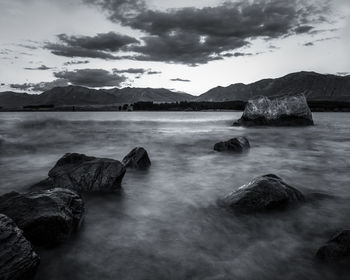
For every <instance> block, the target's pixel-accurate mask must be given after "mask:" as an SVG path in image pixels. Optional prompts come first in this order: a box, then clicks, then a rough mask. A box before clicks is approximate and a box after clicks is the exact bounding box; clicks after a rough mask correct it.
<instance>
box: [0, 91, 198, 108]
mask: <svg viewBox="0 0 350 280" xmlns="http://www.w3.org/2000/svg"><path fill="white" fill-rule="evenodd" d="M194 98H195V97H194V96H192V95H190V94H186V93H178V92H173V91H170V90H167V89H152V88H123V89H118V88H114V89H110V90H96V89H90V88H85V87H81V86H67V87H55V88H53V89H50V90H48V91H45V92H43V93H41V94H27V93H16V92H11V91H9V92H1V93H0V107H3V108H14V107H23V106H28V105H45V104H52V105H55V106H64V105H71V106H72V105H81V106H83V105H113V104H125V103H135V102H139V101H154V102H169V103H170V102H176V101H189V100H192V99H194Z"/></svg>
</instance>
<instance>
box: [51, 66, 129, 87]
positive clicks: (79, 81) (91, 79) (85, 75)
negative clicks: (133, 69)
mask: <svg viewBox="0 0 350 280" xmlns="http://www.w3.org/2000/svg"><path fill="white" fill-rule="evenodd" d="M54 76H55V77H56V78H58V79H64V80H66V81H67V82H69V83H70V84H73V85H80V86H87V87H105V86H120V85H121V84H122V83H123V82H125V81H126V77H124V76H120V75H117V74H115V73H110V72H108V71H107V70H104V69H78V70H74V71H61V72H55V73H54Z"/></svg>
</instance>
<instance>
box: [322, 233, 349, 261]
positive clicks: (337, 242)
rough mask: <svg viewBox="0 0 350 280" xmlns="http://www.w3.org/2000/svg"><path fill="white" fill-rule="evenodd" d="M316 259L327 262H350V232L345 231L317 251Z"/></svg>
mask: <svg viewBox="0 0 350 280" xmlns="http://www.w3.org/2000/svg"><path fill="white" fill-rule="evenodd" d="M316 257H317V258H318V259H319V260H321V261H325V262H340V261H344V260H347V261H350V230H343V231H342V232H340V233H338V234H337V235H335V236H334V237H332V238H331V239H330V240H329V241H328V242H327V243H326V244H325V245H324V246H322V247H321V248H320V249H319V250H318V251H317V253H316Z"/></svg>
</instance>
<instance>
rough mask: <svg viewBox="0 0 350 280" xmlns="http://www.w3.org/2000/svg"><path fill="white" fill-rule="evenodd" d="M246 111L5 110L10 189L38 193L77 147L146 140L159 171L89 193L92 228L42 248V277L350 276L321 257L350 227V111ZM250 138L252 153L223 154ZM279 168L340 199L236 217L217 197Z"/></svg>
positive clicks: (3, 140) (3, 153) (2, 182)
mask: <svg viewBox="0 0 350 280" xmlns="http://www.w3.org/2000/svg"><path fill="white" fill-rule="evenodd" d="M240 115H241V113H240V112H186V113H185V112H94V113H92V112H72V113H71V112H49V113H44V112H38V113H35V112H20V113H0V168H1V176H0V194H3V193H6V192H8V191H11V190H18V191H26V190H27V189H28V186H30V185H31V184H33V183H35V182H37V181H40V180H41V179H44V178H45V177H46V175H47V172H48V171H49V169H50V168H51V167H52V166H53V165H54V164H55V162H56V161H57V160H58V159H59V158H60V157H61V156H62V155H63V154H65V153H67V152H77V153H85V154H87V155H92V156H99V157H109V158H113V159H118V160H121V159H122V158H123V157H124V155H125V154H127V153H128V152H129V151H130V150H131V149H132V148H134V147H135V146H143V147H144V148H146V149H147V151H148V153H149V155H150V158H151V161H152V167H151V168H150V169H149V170H148V171H132V170H128V171H127V173H126V175H125V178H124V181H123V191H122V192H121V193H120V194H105V195H96V194H95V195H85V199H86V218H85V224H84V226H83V228H82V229H81V230H80V232H79V233H78V234H76V235H75V236H74V237H73V238H72V239H71V240H69V241H68V242H67V243H65V244H63V245H61V246H60V247H58V248H55V249H53V250H48V251H42V250H40V251H39V253H40V255H41V266H40V269H39V272H38V276H37V279H53V280H55V279H62V280H63V279H75V280H80V279H93V280H95V279H96V280H97V279H107V280H109V279H111V280H112V279H113V280H114V279H123V280H124V279H133V280H134V279H135V280H138V279H145V280H146V279H147V280H148V279H176V280H177V279H201V280H202V279H215V280H216V279H242V280H243V279H244V280H247V279H248V280H250V279H251V280H253V279H254V280H255V279H269V280H271V279H349V277H350V276H349V275H350V273H349V271H347V270H346V269H345V268H334V267H328V266H325V265H321V264H318V263H317V262H315V261H314V254H315V252H316V251H317V249H318V247H320V246H321V245H322V244H323V243H324V242H326V241H327V239H329V238H330V237H331V236H332V234H334V233H335V232H337V231H338V230H340V229H344V228H350V218H349V217H350V183H349V168H350V158H349V154H350V144H349V141H350V129H349V128H350V114H349V113H315V114H314V120H315V123H316V125H315V126H313V127H299V128H282V127H278V128H237V127H232V126H230V125H231V123H232V121H233V120H234V119H237V118H239V117H240ZM236 136H246V137H248V139H249V141H250V144H251V150H250V152H249V153H247V154H242V155H232V154H225V153H218V152H215V151H213V145H214V144H215V143H216V142H219V141H223V140H228V139H230V138H232V137H236ZM266 173H274V174H276V175H279V176H280V177H282V178H283V179H285V181H286V182H288V183H289V184H291V185H293V186H295V187H297V188H299V189H300V190H301V191H303V192H305V193H307V192H313V191H318V192H322V193H326V194H330V195H335V197H334V198H330V199H325V200H321V201H318V202H317V203H306V204H305V205H303V206H301V207H298V208H296V209H293V210H289V211H285V212H281V213H268V214H263V215H249V216H235V215H234V214H233V213H229V212H227V211H226V210H223V209H220V208H219V207H218V206H217V200H218V199H219V198H220V197H223V196H225V195H226V194H228V193H229V192H231V191H232V190H234V189H235V188H238V187H239V186H241V185H242V184H245V183H247V182H248V181H250V180H251V179H253V178H254V177H256V176H259V175H263V174H266Z"/></svg>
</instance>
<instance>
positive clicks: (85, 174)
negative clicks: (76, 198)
mask: <svg viewBox="0 0 350 280" xmlns="http://www.w3.org/2000/svg"><path fill="white" fill-rule="evenodd" d="M125 172H126V169H125V166H124V165H123V164H122V163H121V162H120V161H118V160H114V159H107V158H96V157H89V156H86V155H83V154H76V153H72V154H65V155H64V156H63V157H62V158H60V159H59V160H58V161H57V163H56V165H55V166H54V167H53V168H52V169H51V170H50V171H49V174H48V175H49V178H48V179H47V180H44V181H42V182H39V183H38V184H36V185H34V186H33V187H34V188H46V189H47V188H52V187H55V188H67V189H72V190H75V191H78V192H104V191H114V190H117V189H120V188H121V182H122V180H123V177H124V175H125Z"/></svg>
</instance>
